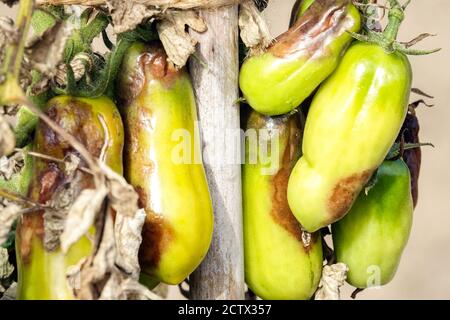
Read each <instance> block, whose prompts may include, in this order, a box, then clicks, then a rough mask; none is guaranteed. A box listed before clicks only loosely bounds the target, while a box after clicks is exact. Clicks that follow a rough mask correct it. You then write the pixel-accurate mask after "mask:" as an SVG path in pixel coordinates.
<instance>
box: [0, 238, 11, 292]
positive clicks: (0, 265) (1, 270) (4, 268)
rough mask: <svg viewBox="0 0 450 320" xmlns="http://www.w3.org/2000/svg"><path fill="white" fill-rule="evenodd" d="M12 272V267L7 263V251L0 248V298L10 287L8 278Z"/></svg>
mask: <svg viewBox="0 0 450 320" xmlns="http://www.w3.org/2000/svg"><path fill="white" fill-rule="evenodd" d="M13 272H14V267H13V265H12V264H11V263H10V262H9V255H8V250H7V249H5V248H2V247H0V296H1V295H2V294H3V293H4V292H5V291H6V289H8V287H9V286H10V285H11V282H12V281H11V279H9V277H10V276H11V275H12V273H13Z"/></svg>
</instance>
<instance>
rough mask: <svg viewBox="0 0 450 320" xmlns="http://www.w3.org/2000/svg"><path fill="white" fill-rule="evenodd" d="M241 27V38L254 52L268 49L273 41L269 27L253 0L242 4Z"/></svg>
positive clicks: (240, 12)
mask: <svg viewBox="0 0 450 320" xmlns="http://www.w3.org/2000/svg"><path fill="white" fill-rule="evenodd" d="M239 8H240V10H239V28H240V30H241V39H242V41H243V42H244V44H245V45H246V46H247V47H248V48H251V50H252V51H253V52H255V51H262V50H264V49H266V48H267V47H268V46H269V45H270V43H271V42H272V37H271V36H270V31H269V27H268V25H267V23H266V21H265V20H264V18H263V17H262V14H261V13H260V12H259V10H258V8H257V7H256V5H255V3H254V2H253V0H245V1H244V2H242V3H241V4H240V7H239Z"/></svg>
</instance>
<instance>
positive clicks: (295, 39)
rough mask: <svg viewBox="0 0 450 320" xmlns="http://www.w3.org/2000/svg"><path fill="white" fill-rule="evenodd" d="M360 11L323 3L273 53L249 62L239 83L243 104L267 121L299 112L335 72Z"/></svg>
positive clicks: (342, 0) (337, 1)
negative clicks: (305, 101) (246, 103)
mask: <svg viewBox="0 0 450 320" xmlns="http://www.w3.org/2000/svg"><path fill="white" fill-rule="evenodd" d="M360 26H361V18H360V14H359V11H358V10H357V9H356V8H355V7H354V6H353V5H352V4H351V2H350V1H349V0H323V1H322V0H321V1H317V2H315V3H314V4H313V5H312V6H311V7H310V9H309V10H307V12H306V13H305V14H304V15H303V16H302V17H301V18H300V19H299V20H298V21H297V22H296V23H295V24H294V26H292V28H290V29H289V30H288V31H287V32H286V33H284V34H282V35H281V36H280V37H279V38H278V39H276V41H274V43H273V45H272V46H271V47H269V49H268V50H267V51H266V52H265V53H263V54H261V55H255V56H252V57H250V58H248V59H247V60H246V61H245V62H244V64H243V65H242V68H241V71H240V76H239V81H240V87H241V90H242V92H243V94H244V97H245V99H246V100H247V102H248V103H249V104H250V106H251V107H252V108H253V109H255V110H256V111H258V112H260V113H262V114H265V115H280V114H285V113H288V112H290V111H292V110H293V109H295V108H297V107H298V106H299V105H300V104H301V103H302V102H303V101H304V100H305V99H306V98H307V97H308V96H310V95H311V94H312V93H313V91H314V90H315V89H316V88H317V87H318V86H319V85H320V84H321V83H322V82H323V81H324V80H325V79H326V78H327V77H328V76H329V75H330V74H331V73H332V72H333V71H334V70H335V69H336V67H337V65H338V63H339V61H340V60H341V57H342V54H343V52H344V51H345V50H346V49H347V47H348V45H349V44H350V42H351V41H352V36H351V35H350V34H349V33H348V31H353V32H358V30H359V29H360Z"/></svg>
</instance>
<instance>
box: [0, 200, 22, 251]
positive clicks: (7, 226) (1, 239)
mask: <svg viewBox="0 0 450 320" xmlns="http://www.w3.org/2000/svg"><path fill="white" fill-rule="evenodd" d="M21 210H22V208H21V207H20V206H19V205H17V204H15V203H11V202H7V203H3V204H1V203H0V246H1V245H2V244H3V243H5V242H6V240H8V235H9V232H10V231H11V228H12V226H13V224H14V221H16V219H17V218H19V216H20V213H21Z"/></svg>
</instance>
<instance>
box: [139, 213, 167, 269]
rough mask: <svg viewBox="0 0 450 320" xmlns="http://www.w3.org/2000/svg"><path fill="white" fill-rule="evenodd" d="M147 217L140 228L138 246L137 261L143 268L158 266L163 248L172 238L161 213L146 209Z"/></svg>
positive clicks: (155, 267)
mask: <svg viewBox="0 0 450 320" xmlns="http://www.w3.org/2000/svg"><path fill="white" fill-rule="evenodd" d="M146 212H147V218H146V220H145V224H144V227H143V228H142V244H141V247H140V248H139V262H140V264H141V266H142V268H143V269H144V270H155V269H157V268H158V264H159V261H160V260H161V256H162V255H163V254H164V249H165V248H166V247H167V246H168V245H169V243H170V242H171V241H172V238H173V230H172V227H171V226H170V225H169V224H168V223H167V221H166V220H165V219H164V217H163V216H162V215H159V214H155V213H154V212H152V211H150V210H146Z"/></svg>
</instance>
